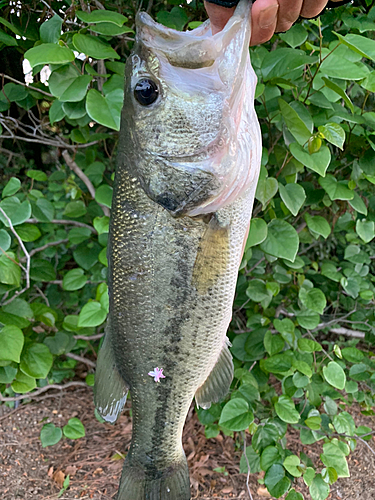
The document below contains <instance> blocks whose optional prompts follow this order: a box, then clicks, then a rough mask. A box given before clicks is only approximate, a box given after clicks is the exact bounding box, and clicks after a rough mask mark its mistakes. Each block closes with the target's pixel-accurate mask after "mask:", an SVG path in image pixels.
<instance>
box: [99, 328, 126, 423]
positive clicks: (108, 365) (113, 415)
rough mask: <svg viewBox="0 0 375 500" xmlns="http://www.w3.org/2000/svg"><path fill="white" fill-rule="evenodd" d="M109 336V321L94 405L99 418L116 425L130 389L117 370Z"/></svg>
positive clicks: (100, 361)
mask: <svg viewBox="0 0 375 500" xmlns="http://www.w3.org/2000/svg"><path fill="white" fill-rule="evenodd" d="M109 335H110V323H109V321H108V323H107V326H106V334H105V338H104V342H103V345H102V347H101V349H100V351H99V355H98V361H97V365H96V372H95V384H94V403H95V408H96V412H97V413H98V414H99V416H100V417H101V418H102V419H103V420H105V421H106V422H109V423H111V424H114V423H115V422H116V420H117V419H118V417H119V415H120V413H121V411H122V409H123V407H124V405H125V403H126V396H127V394H128V390H129V388H128V386H127V385H126V383H125V382H124V380H123V378H122V377H121V375H120V374H119V372H118V370H117V368H116V364H115V358H114V355H113V351H112V346H111V342H110V338H109Z"/></svg>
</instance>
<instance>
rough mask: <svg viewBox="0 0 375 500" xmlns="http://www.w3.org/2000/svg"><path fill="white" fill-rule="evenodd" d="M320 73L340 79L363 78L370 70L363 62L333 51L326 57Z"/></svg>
mask: <svg viewBox="0 0 375 500" xmlns="http://www.w3.org/2000/svg"><path fill="white" fill-rule="evenodd" d="M319 73H320V74H322V75H325V76H330V77H332V78H337V79H339V80H362V78H365V77H366V76H367V75H368V74H369V70H368V69H367V67H366V66H365V65H364V64H362V63H354V62H351V61H348V60H347V59H343V58H342V57H339V56H338V55H336V54H335V53H333V54H331V55H330V56H329V57H327V58H326V59H324V61H323V62H322V64H321V66H320V68H319Z"/></svg>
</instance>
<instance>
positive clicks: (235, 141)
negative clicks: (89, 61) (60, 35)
mask: <svg viewBox="0 0 375 500" xmlns="http://www.w3.org/2000/svg"><path fill="white" fill-rule="evenodd" d="M250 9H251V5H250V3H249V2H248V1H247V0H241V2H240V3H239V4H238V7H237V8H236V10H235V12H234V14H233V16H232V18H231V19H230V20H229V21H228V23H227V25H226V26H225V28H224V29H223V30H222V31H221V32H220V33H217V34H216V35H214V36H213V35H212V33H211V27H210V21H206V22H205V23H203V24H202V25H201V26H199V27H198V28H196V29H194V30H192V31H186V32H180V31H176V30H173V29H169V28H166V27H165V26H162V25H160V24H158V23H156V22H155V21H153V20H152V19H151V17H150V16H149V15H148V14H146V13H144V12H142V13H139V14H138V16H137V19H136V25H137V35H136V44H135V47H134V50H133V53H132V55H131V56H130V57H129V62H128V66H127V71H126V85H125V104H124V111H123V120H125V126H124V127H123V129H124V130H126V131H127V134H128V135H127V139H126V141H124V142H123V144H124V149H126V151H125V154H126V155H128V156H131V155H133V157H132V158H131V159H130V160H131V161H129V162H128V164H129V165H133V166H134V165H135V167H134V168H133V172H132V173H133V174H134V175H136V176H137V177H138V179H139V180H140V182H141V184H142V187H143V189H144V190H145V192H146V193H147V195H148V196H149V197H150V198H151V199H152V200H153V201H155V202H156V203H158V204H160V205H162V206H163V207H164V208H166V209H167V210H169V212H170V213H171V214H172V215H173V216H184V215H189V216H197V215H201V214H207V213H212V212H216V211H217V210H218V209H220V208H222V207H224V206H226V205H228V204H230V203H232V202H233V201H234V200H235V199H236V198H237V197H238V196H241V195H242V194H243V193H244V192H245V191H246V190H247V189H248V188H249V187H250V186H251V185H253V184H254V183H256V181H257V177H258V173H259V165H260V156H261V138H260V129H259V124H258V121H257V117H256V114H255V111H254V92H255V86H256V76H255V73H254V71H253V69H252V67H251V63H250V57H249V50H248V47H249V40H250V24H251V23H250ZM140 82H141V83H142V85H144V82H146V87H147V82H149V88H148V90H146V93H147V92H149V93H151V92H152V89H154V92H156V93H154V97H155V96H156V97H155V98H153V99H148V98H147V99H148V100H149V101H152V102H150V103H149V104H147V103H146V104H143V105H142V102H141V103H140V98H139V95H138V94H137V92H138V91H137V89H138V88H140V87H139V86H140ZM137 86H138V87H137ZM155 89H156V90H155ZM142 99H143V98H142V96H141V100H142ZM147 99H146V100H147ZM130 146H131V147H130Z"/></svg>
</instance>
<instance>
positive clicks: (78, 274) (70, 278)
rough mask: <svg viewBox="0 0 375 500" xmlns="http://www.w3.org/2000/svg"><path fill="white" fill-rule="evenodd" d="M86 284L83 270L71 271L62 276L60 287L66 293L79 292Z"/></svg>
mask: <svg viewBox="0 0 375 500" xmlns="http://www.w3.org/2000/svg"><path fill="white" fill-rule="evenodd" d="M86 282H87V278H86V276H85V274H84V270H83V269H81V268H78V269H72V270H71V271H68V272H67V273H66V275H65V276H64V279H63V283H62V287H63V289H64V290H67V291H72V290H80V289H81V288H83V287H84V286H85V285H86Z"/></svg>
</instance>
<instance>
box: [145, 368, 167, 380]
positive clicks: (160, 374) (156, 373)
mask: <svg viewBox="0 0 375 500" xmlns="http://www.w3.org/2000/svg"><path fill="white" fill-rule="evenodd" d="M148 375H150V377H154V380H155V382H160V379H161V378H165V375H163V368H158V367H156V368H154V371H152V372H148Z"/></svg>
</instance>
